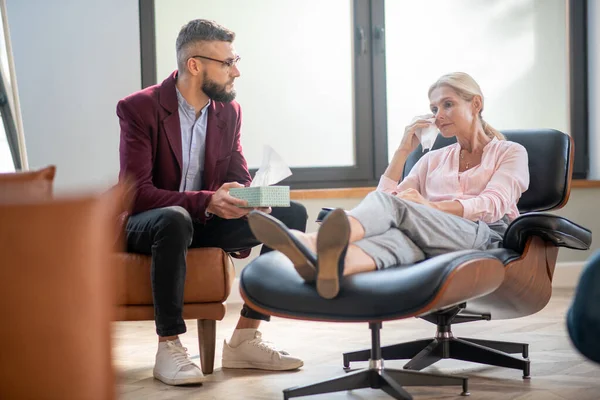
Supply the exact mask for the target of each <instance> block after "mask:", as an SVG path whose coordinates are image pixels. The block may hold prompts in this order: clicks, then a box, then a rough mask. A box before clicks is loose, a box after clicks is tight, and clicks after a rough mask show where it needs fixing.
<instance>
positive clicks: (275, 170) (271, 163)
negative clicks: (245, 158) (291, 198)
mask: <svg viewBox="0 0 600 400" xmlns="http://www.w3.org/2000/svg"><path fill="white" fill-rule="evenodd" d="M290 175H292V171H291V170H290V168H289V167H288V166H287V164H286V163H285V161H283V158H281V156H280V155H279V154H277V153H276V152H275V150H273V148H272V147H271V146H268V145H265V147H264V150H263V159H262V163H261V164H260V168H258V171H256V175H254V179H252V183H251V184H250V187H255V186H269V185H274V184H276V183H277V182H280V181H282V180H284V179H285V178H287V177H288V176H290Z"/></svg>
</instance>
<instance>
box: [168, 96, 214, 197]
mask: <svg viewBox="0 0 600 400" xmlns="http://www.w3.org/2000/svg"><path fill="white" fill-rule="evenodd" d="M175 90H177V103H178V110H179V124H180V126H181V150H182V152H183V154H182V155H183V157H182V166H181V183H180V184H179V191H180V192H187V191H196V190H201V189H202V174H203V173H204V155H205V151H206V125H207V121H208V106H210V100H208V104H207V105H206V106H205V107H204V108H203V109H202V110H200V116H199V117H198V119H196V110H195V109H194V107H192V106H191V105H190V104H189V103H188V102H187V101H186V100H185V98H184V97H183V96H182V94H181V93H180V92H179V89H177V88H175Z"/></svg>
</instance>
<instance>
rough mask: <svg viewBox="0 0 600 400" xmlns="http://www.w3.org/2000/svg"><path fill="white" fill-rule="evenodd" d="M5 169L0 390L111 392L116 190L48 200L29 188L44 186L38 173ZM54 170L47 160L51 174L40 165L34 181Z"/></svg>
mask: <svg viewBox="0 0 600 400" xmlns="http://www.w3.org/2000/svg"><path fill="white" fill-rule="evenodd" d="M23 174H30V173H23ZM5 175H6V174H3V176H2V177H0V193H1V194H2V195H1V196H2V201H0V221H2V223H0V297H1V299H0V314H1V315H2V325H1V327H0V343H2V351H0V382H2V385H0V398H2V399H67V398H72V399H113V398H115V386H114V373H113V369H112V364H111V340H110V337H111V330H110V321H111V319H112V317H113V312H114V307H113V304H114V279H113V278H114V275H113V270H112V269H111V264H110V261H111V260H110V256H111V253H112V251H114V220H115V218H116V215H117V214H118V212H119V211H120V209H121V207H122V204H121V201H122V196H123V190H122V188H121V187H117V188H115V189H113V190H111V191H110V192H109V193H107V194H104V195H101V196H82V197H73V198H65V199H57V200H48V199H43V197H46V198H47V197H48V196H50V195H51V189H50V191H45V192H44V191H38V190H37V189H35V188H38V189H39V187H42V186H44V185H40V182H39V181H40V179H30V180H29V182H30V183H31V185H28V184H27V183H25V182H27V181H28V180H27V179H21V178H24V175H20V174H17V175H19V177H18V178H19V179H21V180H19V179H17V178H15V177H9V178H6V176H5ZM42 175H44V174H42ZM53 176H54V172H53V168H52V174H51V178H49V179H48V177H49V175H47V174H46V176H45V178H44V179H41V181H44V180H45V181H49V182H50V183H51V182H52V178H53ZM3 178H4V179H3ZM38 178H39V177H38ZM16 182H21V183H20V184H15V183H16ZM32 188H34V189H32ZM50 188H51V185H50ZM29 189H31V190H29ZM11 190H14V191H13V192H11V193H12V194H9V191H11ZM27 193H29V194H30V195H31V194H32V193H33V195H32V196H30V197H27V195H26V194H27Z"/></svg>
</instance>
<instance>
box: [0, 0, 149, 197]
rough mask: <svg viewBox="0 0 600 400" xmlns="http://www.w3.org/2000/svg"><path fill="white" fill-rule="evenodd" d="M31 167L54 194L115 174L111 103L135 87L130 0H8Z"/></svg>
mask: <svg viewBox="0 0 600 400" xmlns="http://www.w3.org/2000/svg"><path fill="white" fill-rule="evenodd" d="M7 10H8V21H9V26H10V33H11V39H12V44H13V53H14V58H15V66H16V71H17V79H18V84H19V95H20V101H21V108H22V115H23V126H24V131H25V138H26V144H27V153H28V155H29V165H30V168H37V167H41V166H44V165H47V164H56V165H57V166H58V170H57V176H56V187H57V190H58V191H61V190H69V191H70V190H74V189H78V190H80V189H87V188H90V189H91V188H104V187H106V186H108V185H110V184H112V183H114V182H116V179H117V175H118V172H119V154H118V146H119V125H118V119H117V116H116V114H115V107H116V104H117V101H118V100H119V99H121V98H122V97H124V96H126V95H127V94H129V93H132V92H134V91H136V90H139V89H140V87H141V73H140V45H139V41H140V38H139V15H138V13H139V11H138V1H137V0H127V1H123V0H102V1H97V0H52V1H41V0H8V1H7Z"/></svg>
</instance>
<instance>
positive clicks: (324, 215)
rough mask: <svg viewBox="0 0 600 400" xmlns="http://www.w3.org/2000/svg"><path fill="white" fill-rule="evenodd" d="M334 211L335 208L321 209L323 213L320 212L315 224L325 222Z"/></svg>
mask: <svg viewBox="0 0 600 400" xmlns="http://www.w3.org/2000/svg"><path fill="white" fill-rule="evenodd" d="M333 210H335V208H333V207H323V208H321V211H319V215H318V216H317V220H316V221H315V222H318V223H321V222H323V220H324V219H325V217H326V216H327V214H329V213H330V212H332V211H333Z"/></svg>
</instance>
